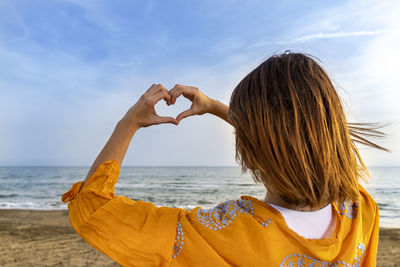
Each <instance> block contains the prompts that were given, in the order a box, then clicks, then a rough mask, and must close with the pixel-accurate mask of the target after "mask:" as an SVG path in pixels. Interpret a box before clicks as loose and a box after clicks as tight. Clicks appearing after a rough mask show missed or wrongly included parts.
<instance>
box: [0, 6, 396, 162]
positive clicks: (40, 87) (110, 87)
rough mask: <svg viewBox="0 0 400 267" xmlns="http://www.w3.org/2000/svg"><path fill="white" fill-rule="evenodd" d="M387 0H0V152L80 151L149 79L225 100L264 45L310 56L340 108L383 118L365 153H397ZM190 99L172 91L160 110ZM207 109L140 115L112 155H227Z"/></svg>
mask: <svg viewBox="0 0 400 267" xmlns="http://www.w3.org/2000/svg"><path fill="white" fill-rule="evenodd" d="M398 14H400V3H399V1H361V0H359V1H313V2H311V1H253V0H250V1H235V0H226V1H78V0H68V1H67V0H65V1H61V0H57V1H23V0H21V1H1V2H0V93H1V97H0V112H1V115H0V151H1V152H2V153H1V155H0V165H89V164H91V163H92V162H93V160H94V159H95V157H96V156H97V154H98V153H99V151H100V150H101V148H102V147H103V145H104V144H105V142H106V141H107V139H108V137H109V136H110V134H111V132H112V130H113V129H114V126H115V124H116V122H117V121H118V120H119V119H120V118H121V117H122V116H123V115H124V114H125V112H126V111H127V110H128V109H129V107H130V106H131V105H133V104H134V103H135V102H136V101H137V99H138V98H139V97H140V96H141V94H142V93H144V92H145V91H146V90H147V89H148V87H149V86H150V85H151V84H153V83H161V84H163V85H164V86H165V87H167V88H171V87H172V86H173V85H174V84H176V83H180V84H186V85H193V86H197V87H198V88H199V89H200V90H202V91H203V92H204V93H205V94H207V95H209V96H210V97H212V98H216V99H219V100H220V101H222V102H224V103H226V104H228V103H229V98H230V94H231V92H232V90H233V89H234V87H235V86H236V84H237V83H238V82H239V81H240V80H241V79H242V78H243V77H244V76H245V75H246V74H247V73H248V72H250V71H251V70H252V69H253V68H254V67H256V66H257V65H258V64H260V63H261V62H262V61H263V60H265V59H266V58H268V57H269V56H271V55H272V54H273V53H279V52H284V51H285V50H286V49H290V50H292V51H296V52H306V53H309V54H312V55H314V56H316V57H318V58H319V59H320V60H321V61H322V64H323V66H324V67H325V69H326V70H327V71H328V73H329V75H330V76H331V78H332V80H333V81H334V83H335V85H336V86H337V89H338V92H339V94H340V95H341V96H342V98H343V101H344V104H345V109H346V112H347V116H348V120H349V121H351V122H392V125H391V126H389V127H387V128H386V129H385V131H386V132H387V133H388V134H389V137H388V138H387V139H386V140H382V141H379V140H378V141H377V142H378V143H379V144H381V145H384V146H387V147H388V148H390V149H392V151H393V152H392V153H386V152H381V151H375V150H373V149H365V148H363V147H360V149H361V150H360V151H361V155H362V157H363V158H364V160H365V162H366V163H367V164H368V165H400V152H399V151H400V134H399V133H400V108H399V104H398V103H397V101H398V100H399V99H400V93H399V90H398V82H397V79H398V75H399V67H398V64H399V62H400V51H399V50H398V47H400V19H399V18H398ZM189 107H190V102H189V101H188V100H186V99H184V98H183V97H181V98H179V99H178V101H177V103H176V105H174V106H172V107H168V106H166V105H165V103H163V102H159V104H157V105H156V110H157V112H158V113H159V114H160V115H169V116H176V115H177V114H178V113H179V112H180V111H182V110H184V109H187V108H189ZM234 148H235V147H234V136H233V129H232V127H231V126H230V125H227V124H226V123H225V122H224V121H222V120H220V119H218V118H216V117H213V116H212V115H209V114H207V115H203V116H194V117H190V118H187V119H185V120H183V121H182V122H181V123H180V125H179V126H178V127H176V126H174V125H157V126H153V127H149V128H143V129H140V130H139V131H138V132H137V133H136V135H135V136H134V139H133V141H132V143H131V146H130V149H129V151H128V153H127V156H126V158H125V161H124V164H126V165H232V166H237V163H236V162H235V160H234Z"/></svg>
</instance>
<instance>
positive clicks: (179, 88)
mask: <svg viewBox="0 0 400 267" xmlns="http://www.w3.org/2000/svg"><path fill="white" fill-rule="evenodd" d="M174 89H175V90H173V91H172V93H170V94H171V103H172V104H175V102H176V99H177V98H178V97H179V96H180V95H182V94H183V95H187V94H188V93H190V92H189V89H190V88H189V87H188V86H184V85H178V86H176V88H174Z"/></svg>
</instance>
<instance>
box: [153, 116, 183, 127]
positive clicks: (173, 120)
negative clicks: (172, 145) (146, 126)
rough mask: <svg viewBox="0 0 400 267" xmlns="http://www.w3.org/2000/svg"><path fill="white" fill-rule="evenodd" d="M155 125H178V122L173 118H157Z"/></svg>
mask: <svg viewBox="0 0 400 267" xmlns="http://www.w3.org/2000/svg"><path fill="white" fill-rule="evenodd" d="M155 122H156V123H155V124H161V123H173V124H175V125H178V123H179V122H178V120H177V119H175V118H172V117H157V119H156V121H155Z"/></svg>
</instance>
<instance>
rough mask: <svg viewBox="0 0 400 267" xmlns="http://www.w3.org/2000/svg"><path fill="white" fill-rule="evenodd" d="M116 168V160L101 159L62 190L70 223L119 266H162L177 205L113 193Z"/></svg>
mask: <svg viewBox="0 0 400 267" xmlns="http://www.w3.org/2000/svg"><path fill="white" fill-rule="evenodd" d="M119 173H120V166H119V164H118V162H117V161H115V160H110V161H106V162H104V163H102V164H101V165H99V166H98V167H97V169H96V171H95V172H94V173H93V175H92V176H91V177H90V178H89V179H88V180H87V182H86V183H83V182H78V183H75V184H74V185H73V186H72V187H71V189H70V190H69V191H68V192H66V193H65V194H63V196H62V201H64V202H69V204H68V209H69V220H70V222H71V224H72V226H73V228H74V229H75V231H76V232H77V233H78V234H79V235H80V236H81V237H82V238H83V239H85V240H86V241H87V242H88V243H89V244H90V245H92V246H93V247H94V248H96V249H98V250H100V251H102V252H103V253H105V254H106V255H108V256H109V257H111V258H112V259H114V260H115V261H117V262H118V263H120V264H121V265H123V266H168V265H169V264H170V262H171V260H172V256H173V248H174V242H175V238H176V235H177V230H179V229H177V223H178V220H179V217H180V216H181V211H182V210H181V209H178V208H170V207H157V206H155V205H154V204H153V203H151V202H145V201H141V200H139V201H134V200H132V199H130V198H127V197H124V196H115V195H114V191H115V184H116V182H117V180H118V177H119Z"/></svg>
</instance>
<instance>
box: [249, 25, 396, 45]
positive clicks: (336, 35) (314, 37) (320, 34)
mask: <svg viewBox="0 0 400 267" xmlns="http://www.w3.org/2000/svg"><path fill="white" fill-rule="evenodd" d="M395 31H398V29H380V30H364V31H349V32H346V31H337V32H318V33H313V34H308V35H304V36H300V37H297V38H294V39H289V40H277V41H265V42H259V43H255V44H252V45H250V46H248V47H247V48H255V47H260V46H265V45H272V44H275V45H285V44H294V43H299V42H307V41H314V40H318V39H334V38H346V37H358V36H373V35H380V34H385V33H390V32H395Z"/></svg>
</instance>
